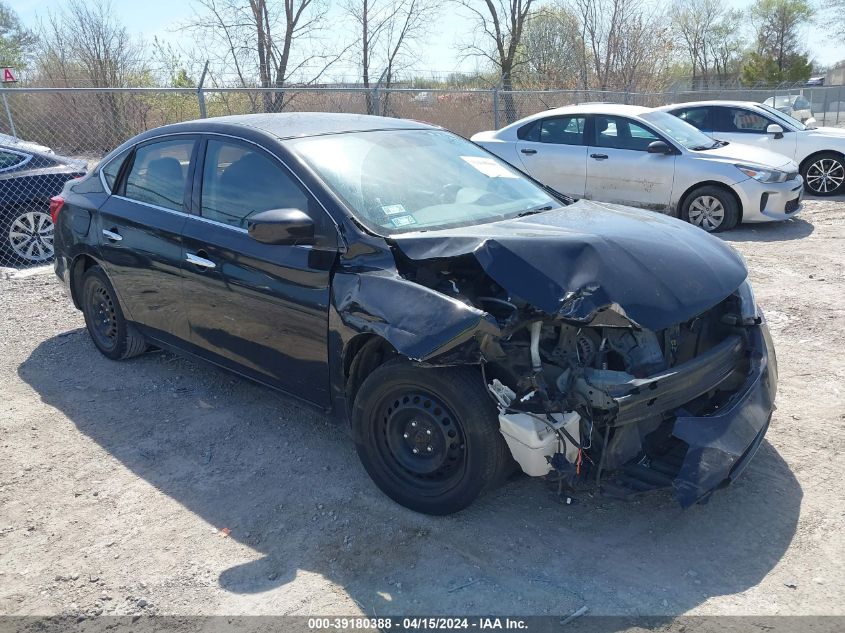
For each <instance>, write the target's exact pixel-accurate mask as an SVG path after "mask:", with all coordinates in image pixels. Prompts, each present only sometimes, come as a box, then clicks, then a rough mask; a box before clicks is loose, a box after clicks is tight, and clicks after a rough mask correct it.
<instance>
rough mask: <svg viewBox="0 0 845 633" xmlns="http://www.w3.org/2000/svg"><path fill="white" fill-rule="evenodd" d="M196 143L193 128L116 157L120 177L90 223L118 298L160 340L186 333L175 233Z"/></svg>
mask: <svg viewBox="0 0 845 633" xmlns="http://www.w3.org/2000/svg"><path fill="white" fill-rule="evenodd" d="M196 147H197V137H196V136H192V135H176V136H167V137H164V138H157V139H152V140H149V141H146V142H143V143H141V144H139V145H138V146H136V147H135V149H134V151H132V152H131V154H130V155H129V156H128V158H126V164H125V165H124V164H122V163H118V164H119V165H120V168H119V172H120V178H117V179H115V180H108V181H107V182H108V183H109V187H111V185H112V183H113V184H114V186H115V189H114V191H113V192H112V195H110V196H109V197H108V198H107V199H106V201H105V203H104V204H103V206H101V207H100V209H99V212H98V214H97V221H96V224H95V226H96V230H97V234H98V240H99V248H100V253H101V257H102V262H103V267H104V268H105V269H106V272H107V273H108V275H109V279H110V280H111V282H112V284H113V285H114V287H115V290H116V291H117V294H118V296H119V297H120V302H121V306H122V307H123V309H124V311H125V312H127V313H128V315H127V316H128V317H129V318H130V319H131V320H132V321H135V322H136V323H138V324H139V325H141V327H142V329H144V330H145V332H146V333H147V334H148V335H149V336H152V337H153V338H158V339H161V340H164V341H167V340H170V339H174V338H177V339H184V338H187V321H186V319H185V314H184V311H183V309H182V296H181V290H182V279H181V268H182V261H183V259H184V256H183V249H182V237H181V235H182V228H183V225H184V224H185V219H186V218H187V217H188V216H187V213H188V200H187V197H186V196H187V191H188V187H187V183H188V182H189V180H190V177H191V172H192V169H193V165H194V154H195V150H196ZM115 160H121V158H120V157H118V158H117V159H115ZM108 167H109V168H111V167H112V165H111V164H110V165H109V166H108ZM114 173H115V172H114V170H110V173H109V174H107V175H106V177H107V178H109V179H111V178H113V177H114V176H113V174H114Z"/></svg>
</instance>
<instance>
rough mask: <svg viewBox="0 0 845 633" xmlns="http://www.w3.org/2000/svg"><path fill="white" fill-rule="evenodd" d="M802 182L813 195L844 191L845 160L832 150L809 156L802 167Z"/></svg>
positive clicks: (828, 194)
mask: <svg viewBox="0 0 845 633" xmlns="http://www.w3.org/2000/svg"><path fill="white" fill-rule="evenodd" d="M802 176H804V184H805V185H806V186H807V189H808V190H809V192H810V193H812V194H813V195H815V196H835V195H836V194H839V193H843V192H845V160H843V158H842V157H841V156H839V155H838V154H834V153H833V152H825V153H823V154H819V155H818V156H814V157H813V158H811V159H810V160H809V161H808V162H807V164H806V166H805V167H804V173H803V174H802Z"/></svg>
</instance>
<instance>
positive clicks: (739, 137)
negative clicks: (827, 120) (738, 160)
mask: <svg viewBox="0 0 845 633" xmlns="http://www.w3.org/2000/svg"><path fill="white" fill-rule="evenodd" d="M656 109H657V110H662V111H665V112H669V113H671V114H674V115H675V116H677V117H680V118H681V119H683V120H684V121H686V122H687V123H690V124H691V125H694V126H695V127H696V128H698V129H699V130H701V131H702V132H704V133H705V134H709V135H710V136H712V137H714V138H717V139H720V140H723V141H730V142H731V143H743V144H746V145H753V146H754V147H759V148H764V149H769V150H771V151H773V152H778V153H779V154H783V155H784V156H787V157H789V158H791V159H792V160H794V161H795V162H796V163H798V165H799V168H800V171H801V176H802V177H803V178H804V185H805V186H806V187H807V191H808V192H809V193H811V194H813V195H815V196H836V195H841V194H845V129H843V128H835V127H816V126H815V123H814V122H813V120H812V119H811V120H810V121H808V122H807V123H808V124H807V125H805V124H804V123H801V122H800V121H798V120H797V119H794V118H792V117H791V116H789V115H787V114H784V113H783V112H780V111H779V110H776V109H775V108H772V107H770V106H767V105H765V104H763V103H754V102H750V101H695V102H691V103H676V104H674V105H668V106H662V107H660V108H656Z"/></svg>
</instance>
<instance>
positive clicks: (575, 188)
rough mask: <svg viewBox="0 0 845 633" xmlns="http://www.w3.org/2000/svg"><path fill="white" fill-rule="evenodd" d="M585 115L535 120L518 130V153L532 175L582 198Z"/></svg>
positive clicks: (583, 191)
mask: <svg viewBox="0 0 845 633" xmlns="http://www.w3.org/2000/svg"><path fill="white" fill-rule="evenodd" d="M586 120H587V118H586V116H585V115H581V114H576V115H566V116H552V117H547V118H543V119H538V120H536V121H534V122H533V123H531V124H529V126H526V128H524V129H521V130H519V132H518V136H519V141H518V142H517V153H518V156H519V158H520V160H521V161H522V164H523V165H524V167H525V171H527V172H528V173H529V174H531V175H532V176H533V177H534V178H536V179H537V180H539V181H540V182H542V183H543V184H545V185H548V186H549V187H551V188H552V189H554V190H556V191H559V192H560V193H563V194H566V195H568V196H571V197H573V198H583V197H584V193H585V185H586V180H587V145H586V143H585V142H584V130H585V126H586Z"/></svg>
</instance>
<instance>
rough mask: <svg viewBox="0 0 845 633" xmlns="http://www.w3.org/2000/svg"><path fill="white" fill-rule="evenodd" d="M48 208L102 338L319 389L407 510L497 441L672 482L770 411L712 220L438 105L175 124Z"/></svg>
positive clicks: (732, 472) (687, 483)
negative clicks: (494, 134)
mask: <svg viewBox="0 0 845 633" xmlns="http://www.w3.org/2000/svg"><path fill="white" fill-rule="evenodd" d="M54 209H55V212H56V217H57V221H56V242H55V243H56V262H55V270H56V273H57V275H58V276H59V277H60V278H61V279H62V280H63V281H64V282H65V283H66V284H67V286H68V288H69V291H70V295H71V297H72V300H73V302H74V304H75V305H76V307H77V308H79V309H80V310H81V311H82V312H83V314H84V317H85V323H86V326H87V328H88V332H89V334H90V336H91V338H92V341H93V343H94V345H95V346H96V347H97V348H98V349H99V351H100V352H101V353H102V354H103V355H105V356H106V357H107V358H110V359H114V360H118V359H126V358H130V357H132V356H136V355H138V354H141V353H143V352H144V350H146V349H147V347H148V345H154V346H156V347H160V348H165V349H171V350H174V351H178V352H180V353H187V354H190V355H192V356H195V357H198V358H201V359H204V360H207V361H210V362H211V363H214V364H216V365H218V366H221V367H223V368H226V369H228V370H231V371H233V372H236V373H238V374H241V375H243V376H245V377H248V378H251V379H253V380H255V381H258V382H260V383H263V384H265V385H268V386H270V387H273V388H276V389H279V390H282V391H284V392H287V393H289V394H292V395H294V396H296V397H298V398H300V399H302V400H304V401H307V402H309V403H311V404H312V405H314V406H316V407H319V408H320V409H323V410H325V411H333V412H334V413H335V414H336V415H337V416H338V417H339V418H341V419H342V420H344V421H346V422H347V423H349V424H351V430H352V436H353V439H354V442H355V445H356V448H357V451H358V454H359V456H360V458H361V461H362V462H363V465H364V467H365V468H366V470H367V472H368V473H369V474H370V476H371V477H372V479H373V480H374V481H375V483H376V484H377V485H378V486H379V487H380V488H381V489H382V490H383V491H384V492H385V493H386V494H388V495H389V496H390V497H391V498H393V499H394V500H396V501H397V502H399V503H401V504H403V505H405V506H407V507H409V508H412V509H414V510H417V511H421V512H428V513H433V514H445V513H449V512H455V511H457V510H460V509H461V508H464V507H465V506H467V505H468V504H470V503H471V502H472V501H473V500H474V499H475V498H476V497H477V496H478V495H479V494H481V493H482V492H484V491H485V490H488V489H490V488H492V487H494V486H495V485H496V484H497V483H499V482H501V481H502V480H503V479H504V478H505V477H506V476H507V475H508V474H510V473H511V472H512V470H513V469H514V468H517V467H519V468H521V469H522V470H523V471H524V472H525V473H527V474H529V475H532V476H538V477H545V478H547V479H550V480H551V481H552V482H554V483H555V486H556V487H558V486H559V487H560V489H562V490H567V491H572V493H573V494H574V493H576V492H578V491H593V490H605V491H611V490H612V491H614V493H615V494H637V493H641V492H644V491H649V490H655V489H669V490H673V491H674V494H675V497H676V499H677V500H678V501H679V502H680V503H681V505H683V506H688V505H690V504H693V503H695V502H697V501H700V500H702V499H706V498H707V497H708V496H709V495H710V494H711V493H712V492H713V491H714V490H716V489H717V488H720V487H722V486H724V485H725V484H726V483H728V482H730V481H731V480H732V479H733V478H735V477H736V476H737V475H738V474H739V473H740V472H741V471H742V470H743V468H744V467H745V465H746V464H747V463H748V461H749V460H750V459H751V457H752V456H753V455H754V453H755V451H756V449H757V447H758V446H759V444H760V442H761V441H762V438H763V436H764V434H765V432H766V429H767V427H768V424H769V419H770V417H771V413H772V410H773V401H774V397H775V390H776V381H777V369H776V364H775V359H774V353H773V350H772V346H771V340H770V337H769V334H768V330H767V328H766V325H765V322H764V321H763V316H762V313H761V312H760V311H759V310H758V308H757V306H756V304H755V301H754V296H753V294H752V292H751V287H750V285H749V283H748V281H747V279H746V277H747V271H746V269H745V266H744V264H743V261H742V259H741V257H740V256H739V255H738V254H737V253H736V252H735V251H734V250H733V249H732V248H731V247H730V246H728V245H727V244H725V243H724V242H722V241H721V240H719V239H717V238H715V237H713V236H711V235H708V234H707V233H705V232H703V231H700V230H699V229H698V228H696V227H694V226H691V225H689V224H687V223H686V222H682V221H680V220H676V219H674V218H671V217H666V216H662V215H655V214H652V213H649V212H647V211H639V210H636V209H631V208H627V207H621V206H616V205H610V204H601V203H596V202H590V201H579V202H575V203H573V202H572V200H570V199H568V198H565V197H562V196H559V194H555V193H554V192H553V191H551V190H549V189H548V188H545V187H543V186H542V185H540V184H539V183H537V182H536V181H534V180H532V179H531V178H529V177H528V176H526V175H525V174H523V173H522V172H519V171H517V170H516V169H514V168H513V167H511V166H509V165H508V164H507V163H505V162H504V161H502V160H500V159H499V158H497V157H495V156H494V155H492V154H490V153H488V152H487V151H486V150H484V149H482V148H480V147H478V146H476V145H474V144H473V143H471V142H469V141H467V140H465V139H463V138H461V137H459V136H457V135H455V134H452V133H450V132H448V131H446V130H442V129H440V128H436V127H433V126H430V125H426V124H423V123H418V122H413V121H407V120H398V119H387V118H380V117H368V116H358V115H342V114H317V113H301V114H294V113H290V114H268V115H247V116H236V117H223V118H219V119H206V120H202V121H193V122H187V123H181V124H177V125H169V126H166V127H163V128H158V129H155V130H150V131H148V132H145V133H144V134H142V135H140V136H137V137H135V138H133V139H131V140H129V141H127V142H126V143H125V144H123V145H122V146H120V147H119V148H117V149H116V150H114V151H113V152H112V153H111V154H109V155H108V156H107V157H106V158H105V159H103V161H102V162H101V163H100V165H99V166H98V167H97V168H96V169H94V170H93V171H92V173H91V174H89V175H88V176H87V177H85V178H82V179H80V180H77V181H73V182H71V183H68V184H67V185H66V186H65V189H64V191H63V192H62V194H61V196H57V197H56V198H54ZM325 459H326V462H327V463H328V462H330V461H331V460H332V456H331V455H326V456H325ZM517 465H518V466H517ZM314 472H315V473H316V472H322V471H321V470H320V469H318V468H315V469H314ZM315 476H316V475H315Z"/></svg>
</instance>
